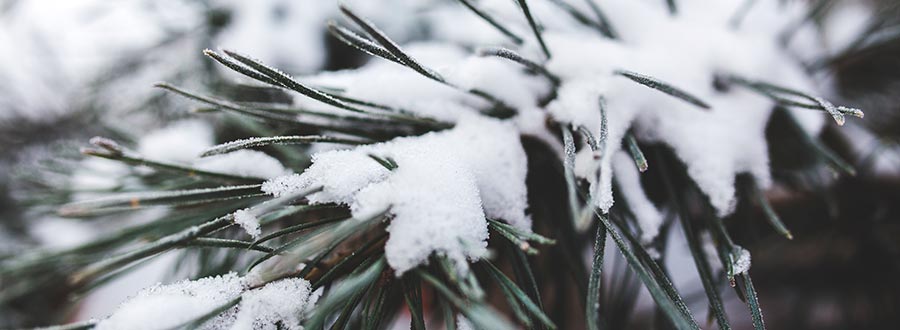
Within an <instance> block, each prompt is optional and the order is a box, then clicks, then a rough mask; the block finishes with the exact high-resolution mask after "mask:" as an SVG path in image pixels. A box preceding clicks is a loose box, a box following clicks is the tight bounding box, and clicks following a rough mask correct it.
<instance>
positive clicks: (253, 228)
mask: <svg viewBox="0 0 900 330" xmlns="http://www.w3.org/2000/svg"><path fill="white" fill-rule="evenodd" d="M234 223H236V224H237V225H238V226H241V228H243V229H244V231H246V232H247V234H249V235H250V237H253V239H258V238H259V235H260V234H262V230H260V229H259V219H258V218H256V215H254V214H253V213H252V212H251V211H250V209H243V210H238V211H236V212H234Z"/></svg>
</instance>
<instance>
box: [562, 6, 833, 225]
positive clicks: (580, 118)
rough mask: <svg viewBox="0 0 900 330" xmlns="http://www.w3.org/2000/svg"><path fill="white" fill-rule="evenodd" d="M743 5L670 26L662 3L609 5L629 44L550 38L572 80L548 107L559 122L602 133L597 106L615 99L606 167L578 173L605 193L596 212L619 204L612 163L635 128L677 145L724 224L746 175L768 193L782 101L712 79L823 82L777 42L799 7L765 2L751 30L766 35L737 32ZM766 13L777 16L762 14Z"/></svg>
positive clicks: (697, 11) (813, 120) (690, 9)
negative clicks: (674, 92) (674, 91)
mask: <svg viewBox="0 0 900 330" xmlns="http://www.w3.org/2000/svg"><path fill="white" fill-rule="evenodd" d="M740 3H741V1H720V2H716V3H715V4H707V3H703V4H700V3H699V2H695V1H684V8H683V10H682V11H680V14H679V15H678V16H677V17H676V18H670V17H669V16H668V14H666V13H664V12H661V11H660V10H659V8H657V7H659V6H657V5H656V4H653V5H650V4H648V3H646V2H641V1H609V2H608V5H607V6H608V8H609V11H610V12H614V13H623V15H611V16H612V18H613V25H614V26H616V27H617V28H618V30H620V31H622V32H623V33H625V34H624V35H623V39H624V40H625V42H618V41H610V40H606V39H598V38H593V39H596V41H593V42H590V43H585V42H584V40H586V39H588V38H591V37H590V36H587V35H582V34H576V33H555V32H553V31H548V32H546V33H545V38H546V40H547V42H548V44H549V47H550V48H551V49H553V50H554V52H553V53H554V58H553V59H551V60H550V61H549V62H548V63H547V68H548V69H549V70H550V71H551V72H554V73H555V74H558V75H559V76H560V77H562V78H563V84H562V86H561V87H560V92H559V97H558V98H557V99H556V100H555V101H554V102H553V103H551V104H550V105H549V106H548V109H549V110H550V113H551V114H552V115H553V116H554V118H555V119H556V120H559V121H562V122H569V123H572V124H574V125H579V126H584V127H587V128H588V129H589V130H591V131H592V132H595V135H598V132H599V129H600V128H599V125H600V124H599V123H600V112H599V109H598V106H597V98H599V97H600V96H603V97H604V98H605V99H606V100H607V117H608V118H607V122H608V133H609V139H610V145H609V146H608V148H607V149H606V150H607V154H605V155H602V156H601V158H600V159H599V160H598V161H597V162H598V164H594V165H593V166H581V167H580V168H581V169H582V171H579V174H580V176H581V177H583V178H585V179H588V180H589V181H590V182H591V184H592V191H593V193H594V194H596V195H598V198H597V203H598V204H597V205H598V206H599V207H600V208H601V209H603V210H604V211H606V210H608V209H609V208H610V207H612V205H613V200H612V185H611V177H612V176H613V173H614V172H615V171H614V170H613V168H612V166H611V163H612V158H613V157H612V155H613V154H615V152H616V151H618V150H619V149H620V143H618V142H619V141H621V139H622V137H623V136H624V134H625V132H626V131H628V130H629V129H632V130H634V131H635V132H636V135H637V137H638V139H639V140H640V141H643V142H649V143H653V142H662V143H665V144H668V145H670V146H671V147H672V148H673V149H674V150H675V152H676V154H677V155H678V157H679V158H680V159H681V160H682V161H683V162H685V164H686V165H687V168H688V173H689V174H690V176H691V177H692V178H693V179H694V181H696V182H697V184H698V185H699V186H700V189H701V190H702V191H703V192H704V193H705V194H706V195H707V196H708V197H709V200H710V203H711V204H712V205H713V206H714V207H715V208H716V210H717V211H718V214H719V215H720V216H724V215H727V214H729V213H730V212H732V211H733V209H734V204H735V202H736V200H735V190H734V178H735V176H736V175H737V174H740V173H750V174H752V175H753V176H754V178H755V179H756V181H757V183H758V184H759V185H760V186H761V187H768V186H769V183H770V181H771V178H770V174H769V169H768V149H767V147H766V141H765V134H764V133H765V126H766V123H767V121H768V118H769V115H770V112H771V108H772V106H773V103H772V102H771V101H770V100H769V99H767V98H766V97H763V96H760V95H757V94H753V93H751V92H749V91H745V90H740V89H739V88H732V90H730V91H727V92H724V93H723V92H719V91H716V90H715V88H714V87H713V84H712V81H713V78H714V77H715V76H716V75H717V74H722V73H725V74H736V75H739V76H743V77H748V78H750V79H760V80H764V81H772V82H776V83H778V84H781V85H785V86H789V87H792V88H796V89H800V90H814V89H815V88H814V86H815V84H814V83H813V81H812V80H811V79H810V78H806V77H805V75H804V74H803V71H802V68H801V67H799V66H797V65H795V64H794V62H793V60H792V59H791V58H790V57H789V54H787V53H786V52H784V51H782V50H781V49H780V48H779V45H778V44H777V41H778V40H777V32H778V31H779V30H778V29H777V28H776V27H777V26H784V25H785V24H787V22H789V21H790V17H792V16H791V15H792V14H796V13H800V11H798V10H797V9H796V8H794V7H793V6H791V8H789V9H790V10H787V11H786V12H780V11H782V10H784V9H782V8H779V7H777V6H771V5H770V4H768V3H769V2H761V3H760V5H759V6H757V7H755V8H754V9H753V11H752V12H751V13H750V14H749V15H748V17H747V18H746V19H745V22H744V24H745V25H746V26H754V27H755V26H760V25H761V26H764V28H762V29H741V30H737V31H735V30H732V29H731V28H730V27H729V25H728V24H727V18H729V17H730V15H729V14H730V13H732V12H733V9H735V8H736V5H739V4H740ZM776 10H778V11H776ZM767 11H768V12H769V13H770V14H772V15H767V16H762V15H760V14H758V13H759V12H762V13H765V12H767ZM624 13H629V14H627V15H626V14H624ZM775 13H779V15H774V14H775ZM636 24H640V25H639V26H638V25H636ZM673 63H677V65H673ZM618 69H624V70H629V71H635V72H638V73H641V74H646V75H649V76H652V77H655V78H657V79H659V80H661V81H664V82H666V83H669V84H671V85H673V86H676V87H678V88H680V89H683V90H685V91H686V92H688V93H689V94H691V95H694V96H697V97H699V98H700V99H701V100H703V101H705V102H707V103H709V104H710V105H711V106H712V109H711V110H709V111H704V110H702V109H699V108H697V107H696V106H694V105H691V104H689V103H687V102H684V101H683V100H680V99H677V98H674V97H672V96H670V95H667V94H664V93H661V92H659V91H654V90H650V89H648V88H647V87H645V86H642V85H638V84H636V83H634V82H632V81H630V80H628V79H626V78H624V77H621V76H618V75H616V74H615V70H618ZM796 114H797V115H798V116H801V117H802V118H803V119H802V122H803V123H804V126H805V127H806V128H808V129H809V130H811V131H813V132H817V131H818V129H819V128H818V127H820V126H821V125H822V124H823V123H824V120H823V118H824V117H823V116H822V115H821V114H818V113H811V112H810V111H804V112H797V113H796ZM736 146H740V147H736ZM595 168H599V172H600V174H599V178H595V177H594V175H593V173H594V171H595Z"/></svg>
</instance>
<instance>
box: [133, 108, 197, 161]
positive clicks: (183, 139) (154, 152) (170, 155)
mask: <svg viewBox="0 0 900 330" xmlns="http://www.w3.org/2000/svg"><path fill="white" fill-rule="evenodd" d="M212 145H213V130H212V127H210V126H209V124H207V123H206V122H203V121H201V120H198V119H187V120H181V121H176V122H174V123H172V124H169V125H168V126H166V127H163V128H161V129H158V130H155V131H153V132H150V133H148V134H147V135H144V136H143V137H141V139H140V141H138V148H137V149H138V152H139V153H140V154H141V155H142V156H144V157H147V158H149V159H153V160H159V161H169V162H176V163H183V164H189V163H191V162H193V161H194V160H195V159H196V158H197V155H199V154H200V153H201V152H203V151H204V150H206V149H208V148H209V147H212Z"/></svg>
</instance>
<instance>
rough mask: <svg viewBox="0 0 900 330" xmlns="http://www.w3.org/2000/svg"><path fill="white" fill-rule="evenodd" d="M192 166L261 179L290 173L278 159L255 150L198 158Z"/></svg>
mask: <svg viewBox="0 0 900 330" xmlns="http://www.w3.org/2000/svg"><path fill="white" fill-rule="evenodd" d="M195 157H196V155H195ZM194 166H196V167H197V168H198V169H201V170H206V171H212V172H217V173H225V174H233V175H238V176H244V177H251V178H263V179H271V178H274V177H278V176H282V175H285V174H286V173H290V171H288V170H287V169H285V168H284V165H281V162H280V161H278V159H275V158H274V157H272V156H269V155H267V154H266V153H264V152H260V151H256V150H237V151H233V152H229V153H226V154H220V155H214V156H210V157H204V158H200V159H198V160H196V161H194Z"/></svg>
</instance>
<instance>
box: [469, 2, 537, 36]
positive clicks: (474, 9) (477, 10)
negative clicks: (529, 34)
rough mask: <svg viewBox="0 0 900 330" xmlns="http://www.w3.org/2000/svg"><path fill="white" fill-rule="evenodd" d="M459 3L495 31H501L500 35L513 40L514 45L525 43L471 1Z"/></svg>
mask: <svg viewBox="0 0 900 330" xmlns="http://www.w3.org/2000/svg"><path fill="white" fill-rule="evenodd" d="M458 1H459V2H460V3H462V4H463V5H464V6H466V8H468V9H469V10H471V11H472V12H473V13H475V15H478V17H481V19H483V20H484V21H485V22H487V23H488V24H490V25H491V26H493V27H494V28H495V29H497V31H500V33H502V34H503V35H505V36H506V37H508V38H509V39H510V40H512V42H513V43H515V44H516V45H521V44H522V42H523V40H522V37H519V36H518V35H516V34H515V33H513V32H512V31H511V30H510V29H508V28H506V27H505V26H503V25H502V24H500V22H498V21H497V20H496V19H494V18H493V17H491V15H489V14H488V13H487V12H485V11H484V10H482V9H481V8H478V6H476V5H475V4H473V3H472V1H470V0H458Z"/></svg>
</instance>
